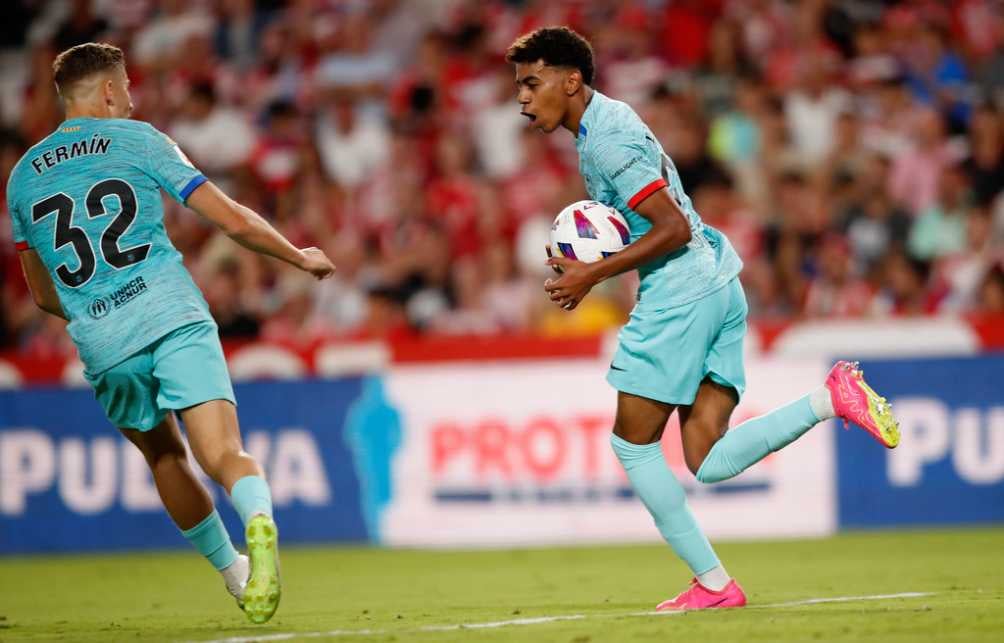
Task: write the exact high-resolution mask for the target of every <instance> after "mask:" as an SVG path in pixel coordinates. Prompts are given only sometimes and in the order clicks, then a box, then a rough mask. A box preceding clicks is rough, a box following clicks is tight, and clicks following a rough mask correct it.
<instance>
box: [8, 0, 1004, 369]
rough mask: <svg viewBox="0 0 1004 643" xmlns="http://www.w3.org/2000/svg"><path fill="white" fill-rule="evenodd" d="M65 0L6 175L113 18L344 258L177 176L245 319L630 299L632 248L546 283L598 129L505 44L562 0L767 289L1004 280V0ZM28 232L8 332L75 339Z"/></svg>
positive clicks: (216, 306) (236, 314)
mask: <svg viewBox="0 0 1004 643" xmlns="http://www.w3.org/2000/svg"><path fill="white" fill-rule="evenodd" d="M41 4H44V5H45V6H40V4H39V3H30V2H28V3H24V2H15V3H7V5H10V6H6V5H5V6H4V9H3V11H4V12H5V13H3V14H2V15H3V16H4V20H3V21H2V22H3V25H2V27H3V28H2V29H0V47H3V50H2V51H0V61H2V62H3V65H2V70H0V87H2V88H6V89H7V91H5V92H3V94H4V98H3V100H2V104H0V128H2V131H3V132H4V134H3V135H2V136H0V167H2V168H3V169H4V170H5V172H4V175H5V176H6V175H7V174H9V170H10V167H9V165H10V162H11V159H16V158H17V157H18V156H19V155H20V154H21V153H23V151H24V149H26V147H27V146H28V145H30V144H31V143H33V142H35V141H37V140H39V139H40V138H42V137H43V136H45V135H46V134H48V133H49V132H50V131H51V130H52V129H54V128H55V127H56V126H57V125H58V123H59V122H60V119H61V113H60V110H59V106H58V103H57V101H56V96H55V93H54V92H53V85H52V82H51V70H50V65H51V62H52V59H53V57H54V56H55V53H56V52H58V51H59V50H60V49H62V48H64V47H66V46H69V45H72V44H75V43H76V42H80V41H83V40H90V39H95V38H101V39H107V40H108V41H109V42H113V43H115V44H117V45H119V46H122V47H124V48H126V49H127V51H129V52H130V54H131V56H130V60H131V61H132V63H133V66H132V67H131V68H130V69H129V72H130V76H131V78H132V83H133V87H134V88H135V92H134V97H135V99H136V108H137V109H136V116H137V117H138V118H142V119H145V120H149V121H151V122H152V123H154V124H155V125H157V126H158V127H161V128H163V129H165V131H168V132H169V133H170V134H171V136H172V137H174V138H175V139H176V140H177V142H178V143H179V145H180V147H181V148H182V149H183V150H184V151H185V152H186V153H187V154H188V155H189V156H190V157H191V159H192V161H193V162H194V163H196V164H197V165H198V166H200V167H201V168H202V169H203V170H204V171H205V172H206V173H207V174H209V175H211V176H212V178H213V180H214V181H217V182H219V183H224V184H226V185H227V186H228V190H231V191H232V192H233V194H234V195H235V196H236V197H237V198H239V199H240V200H241V201H242V202H245V203H248V204H249V205H252V206H253V207H255V208H256V209H258V210H260V211H261V212H262V213H263V214H264V215H265V216H267V217H269V219H270V220H272V221H273V222H274V223H275V224H276V225H277V226H278V227H279V228H280V229H281V230H282V231H283V233H284V234H287V235H288V236H289V237H290V238H293V239H297V240H299V241H303V242H304V243H309V244H310V245H319V246H321V245H323V246H324V247H325V248H327V249H329V250H330V252H331V254H332V256H334V257H336V259H337V260H338V261H337V265H338V267H339V272H338V273H337V275H336V278H335V279H332V280H330V281H328V282H326V283H325V284H324V285H323V286H322V287H320V288H314V289H307V288H303V287H302V286H301V285H300V284H298V283H296V281H295V280H292V281H291V280H290V279H289V277H288V275H287V274H286V272H285V271H284V270H282V269H281V268H279V267H277V266H275V265H274V264H271V263H269V262H262V261H259V260H257V259H253V258H248V257H245V256H244V253H241V252H239V251H235V250H234V249H233V248H230V247H228V246H227V244H223V243H220V237H219V234H218V233H217V232H216V231H215V230H213V229H212V228H211V227H210V226H208V225H206V224H205V223H203V222H202V221H200V220H199V219H198V217H196V216H195V215H193V214H192V213H190V212H187V211H184V210H183V209H182V208H180V207H178V206H173V205H168V206H167V208H166V216H165V224H166V225H167V227H168V230H169V232H170V234H171V236H172V239H173V240H174V243H175V245H176V246H177V247H178V249H179V250H181V251H182V252H183V253H184V255H185V258H186V264H187V265H188V266H189V267H190V268H191V269H192V271H193V274H194V275H195V278H196V279H197V280H198V281H199V282H200V284H201V285H202V286H203V288H204V290H205V292H206V293H207V298H209V299H210V304H211V306H212V307H213V311H214V313H215V314H216V315H217V317H218V320H219V322H220V327H221V332H223V333H224V334H226V335H228V336H240V337H254V336H256V335H257V336H267V337H270V338H276V339H281V340H283V341H309V339H310V338H316V337H318V336H321V335H337V336H386V335H388V334H390V335H394V334H398V333H413V332H425V333H435V332H484V333H496V332H542V333H554V334H568V333H576V332H596V331H602V330H605V329H608V328H611V327H613V326H615V325H616V324H617V323H619V322H620V321H621V320H622V319H623V316H624V314H625V313H626V311H627V310H629V309H630V306H631V303H632V302H631V296H632V283H633V278H632V277H630V276H626V277H623V278H621V280H620V281H618V282H610V283H609V284H604V285H603V287H602V288H598V289H597V290H596V292H595V293H594V296H593V297H591V298H590V299H588V300H586V301H585V302H584V304H590V305H589V306H583V307H582V308H580V309H579V310H577V311H575V313H574V314H572V315H566V314H564V313H560V311H552V310H551V309H550V307H548V306H547V305H546V304H547V301H546V298H545V297H544V295H543V294H542V292H541V290H540V283H541V281H542V280H543V279H544V278H545V277H546V275H545V274H544V273H543V272H541V266H542V247H543V240H544V238H546V234H547V230H548V227H549V224H550V220H551V218H552V217H553V215H554V214H555V213H557V212H558V211H559V210H560V209H561V208H562V207H563V206H564V205H566V204H568V203H570V202H571V201H574V200H576V199H580V198H583V197H584V196H585V193H584V190H583V186H582V184H581V181H579V180H578V179H572V177H575V176H577V172H576V171H575V170H576V168H575V165H574V164H575V163H576V156H575V152H574V149H573V148H572V146H571V144H570V141H569V140H565V139H556V140H550V139H548V138H547V137H541V136H536V135H534V134H533V133H531V132H529V131H528V130H527V129H526V128H525V121H524V120H523V118H522V117H521V116H520V115H519V109H518V106H517V105H516V103H515V100H514V89H513V84H512V82H513V76H512V70H511V69H510V68H509V67H508V66H506V65H505V63H504V62H503V61H502V53H503V50H504V48H505V46H506V45H508V44H509V42H510V41H511V40H512V38H514V37H515V36H516V35H517V34H518V33H521V32H523V31H525V30H527V29H531V28H533V27H535V26H540V25H543V24H550V23H555V22H558V23H567V24H570V25H572V26H574V27H575V28H577V29H580V30H582V31H583V32H584V33H585V34H586V35H588V36H590V37H592V38H593V40H594V42H595V43H596V47H597V55H598V57H599V58H600V59H601V60H602V61H603V65H602V68H603V69H604V70H606V71H605V72H604V74H602V75H601V76H600V77H599V78H598V79H597V83H596V84H597V88H598V89H600V90H601V91H603V92H605V93H607V94H608V95H610V96H612V97H613V98H618V99H622V100H628V101H629V102H631V103H632V105H633V106H634V107H635V108H636V109H637V110H638V111H639V112H640V113H642V114H643V116H644V117H645V118H646V120H647V122H649V123H650V124H651V127H652V130H653V132H654V133H655V135H656V136H657V137H658V138H659V139H660V141H661V142H662V144H663V146H664V147H665V149H666V150H667V152H668V153H669V154H670V156H671V157H672V158H673V161H674V162H675V164H676V166H677V168H678V170H679V172H680V175H681V178H682V180H683V182H684V186H685V188H686V189H687V191H688V194H689V195H690V196H691V198H692V199H693V200H694V201H695V203H696V204H697V207H698V209H699V211H700V212H701V213H702V216H703V217H704V219H705V221H706V222H707V223H709V224H710V225H714V226H716V227H719V228H721V229H722V230H724V231H725V232H726V234H727V235H728V236H729V237H730V239H731V240H732V242H733V244H734V245H735V246H736V248H737V249H738V250H739V252H740V254H741V255H742V257H743V259H744V261H745V263H746V269H745V272H744V273H743V280H744V284H745V286H746V290H747V295H748V297H749V300H750V306H751V311H752V315H753V316H754V318H755V317H756V316H782V317H789V318H790V317H795V316H800V315H809V316H822V317H831V316H838V315H839V316H855V315H885V314H928V313H933V312H939V311H952V312H961V313H965V312H972V311H984V312H985V311H992V310H1000V309H1001V308H1002V304H1001V302H1002V301H1004V294H1002V293H1004V284H1002V280H1004V276H1002V270H1001V268H1000V263H999V262H1000V260H1001V255H1002V249H1004V241H1002V237H1004V235H1002V232H1004V197H1002V196H1001V190H1002V188H1004V98H1002V97H1004V73H1002V71H1001V70H1002V69H1004V64H1002V62H1001V61H1002V60H1004V16H1002V13H1001V7H1000V4H999V3H993V2H987V1H985V0H967V1H966V2H951V3H876V2H865V3H862V2H842V1H835V2H805V3H786V2H744V1H738V0H715V1H713V2H696V1H691V0H674V1H673V2H661V1H658V0H657V1H645V2H641V1H638V2H624V3H582V2H580V1H578V0H558V1H556V2H547V3H542V2H530V1H526V0H524V1H508V0H482V1H478V2H470V1H469V0H442V1H441V0H407V1H405V0H373V1H372V2H341V3H339V2H334V3H313V2H294V3H283V2H277V1H275V0H269V1H264V0H222V1H220V2H217V3H208V2H201V1H195V0H160V1H157V2H155V1H153V0H148V1H144V2H118V1H114V0H113V1H102V2H97V1H88V0H72V1H68V2H64V3H41ZM667 34H672V36H673V37H667ZM0 222H2V224H0V236H2V237H4V238H8V241H9V235H10V231H9V223H8V222H7V218H6V217H0ZM9 247H10V244H9V243H8V244H6V245H5V247H4V249H3V250H0V278H2V280H3V281H2V288H0V302H2V314H0V342H2V343H4V344H6V345H13V346H15V347H17V348H19V349H20V350H25V351H39V352H40V354H42V353H51V352H53V351H56V352H58V351H64V350H69V348H68V345H67V344H66V342H65V341H63V339H62V338H63V337H64V335H62V333H61V332H54V330H58V328H56V329H54V328H53V327H52V324H54V323H58V322H53V321H50V320H46V319H44V318H43V317H41V313H39V312H37V311H36V310H35V308H34V306H33V305H31V302H30V299H29V298H28V294H27V291H26V290H25V288H24V285H23V282H22V279H21V277H20V274H19V272H18V271H17V269H16V268H17V266H16V257H14V254H13V251H12V250H9V249H8V248H9ZM872 293H874V294H872Z"/></svg>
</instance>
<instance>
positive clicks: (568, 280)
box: [544, 257, 597, 310]
mask: <svg viewBox="0 0 1004 643" xmlns="http://www.w3.org/2000/svg"><path fill="white" fill-rule="evenodd" d="M547 265H549V266H551V267H552V268H554V269H555V270H558V271H559V272H560V273H561V276H560V277H558V278H557V279H548V280H547V281H545V282H544V290H546V291H547V294H548V296H550V298H551V301H553V302H554V303H556V304H557V305H559V306H561V307H562V308H564V309H565V310H575V307H576V306H578V305H579V302H580V301H582V300H583V298H585V296H586V295H588V294H589V291H590V290H592V288H593V286H595V285H596V283H597V279H596V277H595V276H594V275H593V271H592V269H591V268H590V264H588V263H583V262H581V261H576V260H575V259H568V258H567V257H551V258H550V259H548V260H547Z"/></svg>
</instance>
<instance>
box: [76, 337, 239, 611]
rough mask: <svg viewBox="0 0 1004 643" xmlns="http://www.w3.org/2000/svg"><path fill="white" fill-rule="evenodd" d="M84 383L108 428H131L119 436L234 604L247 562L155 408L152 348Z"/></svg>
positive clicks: (172, 427) (172, 423) (174, 431)
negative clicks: (136, 451) (141, 461)
mask: <svg viewBox="0 0 1004 643" xmlns="http://www.w3.org/2000/svg"><path fill="white" fill-rule="evenodd" d="M87 379H88V381H89V382H90V383H91V385H92V386H93V387H94V393H95V396H96V397H97V399H98V402H99V403H100V404H101V406H102V407H103V408H104V410H105V414H106V415H107V416H108V419H109V420H110V421H111V422H112V424H114V425H116V426H119V427H131V428H122V429H120V431H121V432H122V434H123V435H124V436H125V437H126V439H128V440H129V441H130V442H132V443H133V444H134V445H136V447H137V448H138V449H139V450H140V452H141V453H142V454H143V457H144V458H145V459H146V462H147V464H148V465H149V467H150V471H151V473H152V474H153V479H154V483H155V484H156V486H157V491H158V493H159V494H160V498H161V501H162V502H163V503H164V507H165V509H167V512H168V514H169V515H170V516H171V519H172V520H173V521H174V523H175V524H176V525H177V526H178V528H179V529H180V530H181V532H182V534H183V535H184V536H185V538H186V539H188V541H189V542H191V543H192V545H193V546H194V547H195V549H196V550H197V551H198V552H199V553H201V554H202V555H203V556H205V557H206V559H207V560H208V561H209V562H210V563H211V564H212V565H213V567H215V568H216V569H217V570H218V571H220V573H221V574H222V575H223V577H224V580H225V581H226V583H227V589H228V590H230V592H231V594H234V596H235V597H237V598H238V599H239V598H240V596H239V594H240V589H241V587H242V585H243V583H244V581H245V580H247V559H246V558H245V557H241V556H239V555H238V554H237V551H236V550H235V549H234V547H233V545H232V544H231V542H230V537H229V536H228V535H227V532H226V529H225V528H224V526H223V523H222V521H221V520H220V517H219V514H218V513H217V512H216V510H215V508H214V507H213V503H212V500H211V499H210V497H209V494H208V493H207V492H206V489H205V488H204V487H203V486H202V484H201V483H200V482H199V481H198V479H197V478H196V477H195V475H194V473H193V472H192V468H191V466H190V464H189V461H188V456H187V454H186V452H185V447H184V444H183V443H182V440H181V434H180V432H179V431H178V425H177V422H176V420H175V419H174V416H173V415H171V414H170V413H165V412H164V411H163V410H161V409H159V408H158V407H157V404H156V396H157V388H158V384H157V381H156V379H155V378H154V377H153V357H152V349H145V350H143V351H140V352H139V353H136V354H135V355H133V356H131V357H129V358H128V359H126V360H124V361H123V362H121V363H119V364H117V365H116V366H114V367H112V368H110V369H108V370H107V371H104V372H102V373H99V374H96V375H90V374H88V375H87Z"/></svg>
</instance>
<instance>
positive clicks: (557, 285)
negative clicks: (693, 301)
mask: <svg viewBox="0 0 1004 643" xmlns="http://www.w3.org/2000/svg"><path fill="white" fill-rule="evenodd" d="M644 139H645V136H644V135H638V134H636V135H635V136H634V140H632V138H631V137H630V136H626V137H625V138H624V139H621V140H617V141H615V142H611V143H609V144H607V145H605V146H602V147H600V148H599V149H597V150H596V152H594V154H593V162H594V163H595V164H596V167H597V169H599V171H600V173H601V174H602V175H603V176H605V177H607V180H608V181H609V182H610V183H611V184H612V185H613V186H614V188H615V189H616V190H617V192H618V193H619V194H620V195H621V197H623V199H624V201H625V202H627V204H628V206H629V207H630V208H631V209H632V210H634V211H635V212H637V213H638V214H640V215H641V216H643V217H645V218H646V219H648V220H649V222H651V224H652V227H651V229H649V231H648V232H646V233H645V234H644V235H642V236H641V237H640V238H639V239H638V240H636V241H634V242H633V243H631V244H630V245H628V246H627V247H626V248H624V249H623V250H621V251H620V252H618V253H617V254H615V255H613V256H611V257H607V258H606V259H604V260H603V261H597V262H595V263H583V262H580V261H575V260H572V259H568V258H566V257H552V258H551V259H549V260H548V262H547V263H548V265H551V266H553V267H557V268H558V269H559V270H560V271H561V273H562V275H561V277H559V278H557V279H553V280H552V279H549V280H548V281H547V282H546V283H545V284H544V288H545V289H546V290H547V292H548V295H549V296H550V297H551V301H554V302H555V303H557V304H558V305H560V306H561V307H562V308H565V309H566V310H572V309H573V308H575V307H576V306H578V304H579V302H580V301H582V298H583V297H585V296H586V295H587V294H589V291H590V290H591V289H592V288H593V286H595V285H596V284H598V283H600V282H601V281H603V280H604V279H608V278H610V277H613V276H614V275H619V274H620V273H622V272H627V271H628V270H634V269H635V268H638V267H639V266H641V265H643V264H645V263H647V262H649V261H652V260H654V259H657V258H659V257H662V256H665V255H667V254H670V253H672V252H675V251H676V250H679V249H680V248H682V247H683V246H685V245H687V243H689V242H690V237H691V232H690V222H689V221H688V220H687V217H686V215H684V213H683V212H682V211H681V210H680V207H679V205H677V203H676V201H675V200H674V199H673V198H672V196H671V195H670V193H669V190H668V189H667V184H666V181H665V179H664V178H663V177H662V173H661V169H662V168H661V166H660V163H659V161H657V160H656V159H657V158H659V159H660V160H661V155H658V154H656V153H655V150H653V149H651V148H650V147H649V142H647V141H645V140H644Z"/></svg>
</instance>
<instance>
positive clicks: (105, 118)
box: [7, 43, 335, 623]
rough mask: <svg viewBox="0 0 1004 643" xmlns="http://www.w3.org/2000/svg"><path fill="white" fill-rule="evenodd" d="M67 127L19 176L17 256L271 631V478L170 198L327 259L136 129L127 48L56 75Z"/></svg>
mask: <svg viewBox="0 0 1004 643" xmlns="http://www.w3.org/2000/svg"><path fill="white" fill-rule="evenodd" d="M53 70H54V76H55V82H56V86H57V89H58V90H59V95H60V97H61V98H62V101H63V104H64V106H65V108H66V120H65V121H63V123H62V124H61V125H60V126H59V128H58V129H56V131H54V132H53V133H52V134H50V135H49V136H47V137H46V138H45V139H43V140H42V141H41V142H39V143H38V144H37V145H35V146H34V147H32V148H31V149H30V150H28V152H27V153H26V154H25V155H24V157H22V158H21V160H20V161H19V162H18V164H17V165H16V166H15V167H14V170H13V171H12V172H11V175H10V179H9V183H8V187H7V199H8V209H9V210H10V213H11V218H12V219H13V230H14V241H15V243H16V245H17V249H18V257H19V259H20V262H21V266H22V269H23V270H24V274H25V278H26V279H27V281H28V286H29V288H30V290H31V293H32V296H33V298H34V300H35V303H36V304H38V306H39V307H40V308H42V309H43V310H45V311H47V312H49V313H52V314H53V315H56V316H59V317H62V318H63V319H66V320H67V321H69V325H68V326H67V330H68V331H69V333H70V337H71V338H72V339H73V341H74V343H75V344H76V345H77V349H78V350H79V353H80V359H81V360H82V361H83V363H84V376H85V377H86V378H87V381H88V382H90V384H91V386H92V387H93V388H94V392H95V395H96V396H97V399H98V402H99V403H100V404H101V405H102V407H104V410H105V414H106V415H107V416H108V419H109V420H110V421H111V422H112V424H114V425H115V426H116V427H118V428H119V429H120V430H121V432H122V434H123V435H124V436H125V437H126V438H128V439H129V441H130V442H132V443H133V444H135V445H136V447H138V448H139V450H140V451H142V453H143V455H144V457H145V458H146V461H147V463H148V464H149V465H150V470H151V471H152V473H153V479H154V481H155V482H156V485H157V491H158V492H159V493H160V497H161V500H162V501H163V502H164V506H165V508H166V509H167V512H168V513H169V514H170V515H171V518H172V519H173V520H174V522H175V524H176V525H177V526H178V528H179V529H181V531H182V533H183V534H184V536H185V538H187V539H188V540H189V541H190V542H191V543H192V545H194V546H195V548H196V549H197V550H198V551H199V552H200V553H201V554H202V555H204V556H205V557H206V558H207V559H208V560H209V562H210V563H211V564H212V565H213V566H214V567H215V568H216V569H217V570H219V571H220V573H221V574H222V576H223V579H224V581H225V584H226V587H227V589H228V590H229V591H230V593H231V594H233V595H234V597H235V598H237V601H238V604H239V605H240V606H241V608H242V609H243V610H244V611H245V612H246V613H247V616H248V618H250V619H251V621H253V622H255V623H264V622H266V621H268V620H269V619H270V618H271V617H272V614H273V613H274V612H275V610H276V607H277V606H278V604H279V597H280V584H279V568H278V564H279V560H278V550H277V546H278V531H277V529H276V525H275V522H274V521H273V519H272V499H271V492H270V491H269V486H268V484H267V483H266V481H265V478H264V475H263V473H262V469H261V467H260V466H259V465H258V463H257V462H255V460H254V459H253V458H252V457H251V456H250V455H248V453H247V452H245V451H244V449H243V446H242V443H241V435H240V429H239V427H238V423H237V412H236V408H235V404H236V402H235V400H234V393H233V387H232V386H231V384H230V376H229V374H228V372H227V365H226V362H225V361H224V358H223V350H222V349H221V347H220V340H219V336H218V334H217V328H216V323H215V322H214V321H213V318H212V317H211V316H210V314H209V308H208V306H207V305H206V301H205V299H203V297H202V293H201V292H199V289H198V287H197V286H196V285H195V283H194V282H193V281H192V278H191V276H190V275H189V274H188V271H187V270H186V269H185V267H184V265H183V264H182V260H181V254H180V253H179V252H178V251H177V250H176V249H175V248H174V246H173V245H172V244H171V241H170V239H169V238H168V237H167V234H166V232H165V231H164V220H163V219H164V212H163V205H162V203H161V197H160V191H161V190H164V191H166V192H167V193H168V194H169V195H170V196H171V197H172V198H173V199H175V200H177V201H178V202H180V203H182V204H184V205H187V206H188V207H190V208H192V209H193V210H195V211H196V212H198V213H199V214H201V215H203V216H204V217H206V218H207V219H209V220H210V221H212V222H213V223H214V224H216V225H217V226H219V227H220V228H221V229H222V230H223V231H224V232H225V233H226V234H227V235H229V236H230V237H231V238H232V239H234V240H235V241H237V242H238V243H240V244H241V245H243V246H245V247H247V248H249V249H251V250H254V251H255V252H259V253H261V254H265V255H269V256H272V257H275V258H277V259H281V260H282V261H285V262H286V263H289V264H292V265H294V266H296V267H297V268H299V269H301V270H304V271H306V272H309V273H311V274H312V275H314V276H315V277H317V278H319V279H322V278H324V277H327V276H329V275H330V274H331V273H332V272H334V269H335V268H334V266H333V265H332V264H331V261H329V260H328V258H327V257H326V256H325V255H324V253H323V252H321V251H320V250H318V249H317V248H306V249H299V248H296V247H295V246H293V245H292V244H291V243H290V242H289V241H287V240H286V239H285V238H284V237H283V236H282V235H281V234H279V232H277V231H276V230H275V229H274V228H273V227H272V226H271V225H269V224H268V223H267V222H266V221H265V220H264V219H262V218H261V217H260V216H258V214H256V213H255V212H253V211H251V210H249V209H248V208H245V207H244V206H242V205H240V204H238V203H235V202H234V201H232V200H231V199H230V198H228V197H227V196H226V195H225V194H223V193H222V192H221V191H220V190H219V189H218V188H217V187H216V186H215V185H213V184H212V183H210V182H209V181H207V180H206V177H205V176H203V175H202V173H201V172H199V170H197V169H196V168H195V167H194V166H193V165H192V163H191V162H190V161H189V160H188V158H187V157H186V156H185V155H184V154H183V153H182V152H181V150H179V149H178V146H177V145H175V144H174V142H173V141H171V139H169V138H168V137H167V136H165V135H164V134H162V133H161V132H159V131H157V129H155V128H154V127H152V126H151V125H149V124H147V123H143V122H140V121H134V120H129V115H130V114H131V112H132V100H131V98H130V96H129V79H128V77H127V76H126V70H125V59H124V57H123V54H122V51H121V50H120V49H118V48H117V47H112V46H110V45H105V44H96V43H87V44H83V45H78V46H76V47H73V48H71V49H68V50H66V51H64V52H63V53H61V54H60V55H59V56H58V57H57V58H56V61H55V63H54V64H53ZM174 412H177V413H178V414H179V415H180V416H181V419H182V420H183V421H184V424H185V428H186V432H187V434H188V440H189V444H190V445H191V448H192V453H193V454H194V455H195V459H196V460H197V461H198V462H199V465H200V466H201V467H202V469H203V470H204V471H205V472H206V473H207V474H208V475H209V477H211V478H212V479H213V480H214V481H216V482H217V483H218V484H220V485H222V486H223V488H224V489H226V491H227V493H229V495H230V498H231V500H232V501H233V504H234V507H235V508H236V509H237V513H238V514H240V517H241V520H242V522H243V523H244V526H245V536H246V539H247V545H248V556H243V555H241V554H238V552H237V550H236V549H234V546H233V544H232V543H231V541H230V536H229V535H228V534H227V531H226V528H225V527H224V525H223V522H222V521H221V520H220V516H219V514H218V513H217V512H216V509H215V508H214V507H213V503H212V500H211V499H210V497H209V495H208V493H207V492H206V490H205V489H204V488H203V487H202V485H201V484H200V483H199V481H198V480H197V479H196V477H195V475H194V474H193V473H192V468H191V465H190V464H189V461H188V457H187V455H186V453H185V447H184V444H183V443H182V440H181V433H180V431H179V428H178V423H177V420H176V419H175V416H174Z"/></svg>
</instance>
